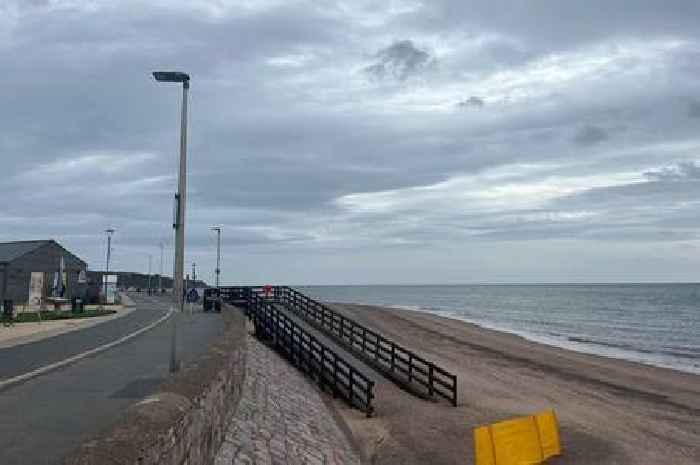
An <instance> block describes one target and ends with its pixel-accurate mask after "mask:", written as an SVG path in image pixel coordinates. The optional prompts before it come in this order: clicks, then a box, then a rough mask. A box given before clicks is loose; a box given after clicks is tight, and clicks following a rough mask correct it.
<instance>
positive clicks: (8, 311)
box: [1, 300, 15, 326]
mask: <svg viewBox="0 0 700 465" xmlns="http://www.w3.org/2000/svg"><path fill="white" fill-rule="evenodd" d="M14 312H15V307H14V303H13V302H12V301H11V300H3V301H2V315H1V319H2V324H3V325H4V326H11V325H13V324H14V321H12V318H13V315H14Z"/></svg>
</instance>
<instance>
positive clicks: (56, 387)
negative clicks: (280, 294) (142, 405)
mask: <svg viewBox="0 0 700 465" xmlns="http://www.w3.org/2000/svg"><path fill="white" fill-rule="evenodd" d="M131 297H132V299H133V300H134V302H135V304H136V306H137V309H136V310H135V311H134V312H132V313H130V314H129V315H126V316H124V317H122V318H119V319H116V320H113V321H109V322H105V323H102V324H99V325H96V326H93V327H90V328H86V329H83V330H79V331H75V332H72V333H67V334H62V335H58V336H55V337H52V338H49V339H46V340H43V341H38V342H36V343H31V344H26V345H24V346H18V347H13V348H7V349H0V379H6V378H8V377H12V376H16V375H18V374H21V373H23V372H26V371H27V370H32V369H35V368H38V367H40V366H44V365H46V364H49V363H52V362H56V361H60V360H62V359H65V358H66V357H70V356H73V355H76V354H78V353H81V352H84V351H86V350H90V349H93V348H95V347H97V346H99V345H102V344H105V343H109V342H111V341H113V340H116V339H119V338H121V337H123V336H124V335H126V334H128V333H131V332H133V331H135V330H137V329H139V328H141V327H143V326H146V325H148V324H149V323H151V322H153V321H155V320H157V319H159V318H160V317H162V316H163V315H164V314H166V312H167V310H168V307H169V304H170V303H169V300H167V299H164V298H161V297H146V296H139V295H132V296H131ZM180 321H181V323H182V324H181V331H180V333H179V336H180V338H179V343H180V345H179V347H180V354H181V358H182V360H183V363H187V362H188V361H190V360H192V359H194V358H196V357H197V356H199V355H201V354H202V353H203V352H205V351H206V349H207V347H208V343H209V342H210V341H211V340H212V339H213V338H215V337H216V336H217V335H220V334H222V333H223V330H224V328H223V323H222V320H221V315H219V314H215V313H201V312H195V313H194V314H193V315H192V316H189V315H188V314H187V313H185V314H184V315H182V317H181V319H180ZM169 350H170V322H169V321H167V322H165V323H163V324H161V325H159V326H157V327H155V328H154V329H152V330H150V331H147V332H145V333H143V334H141V335H139V336H138V337H135V338H133V339H131V340H129V341H127V342H125V343H124V344H121V345H119V346H117V347H114V348H112V349H109V350H107V351H105V352H101V353H99V354H97V355H95V356H94V357H89V358H86V359H83V360H80V361H78V362H76V363H74V364H71V365H69V366H66V367H64V368H61V369H58V370H56V371H52V372H49V373H47V374H44V375H41V376H39V377H37V378H34V379H31V380H29V381H27V382H25V383H22V384H19V385H15V386H12V387H9V388H7V389H5V390H3V391H2V392H0V464H2V465H20V464H22V465H25V464H31V465H55V464H58V463H61V460H62V458H63V457H64V456H65V455H66V454H67V453H69V452H70V451H72V450H73V449H75V448H76V447H78V446H79V445H80V444H81V443H82V442H83V441H85V440H87V439H89V438H90V437H92V436H94V435H95V434H97V433H99V432H100V431H103V430H106V429H109V428H110V427H111V426H113V425H114V423H115V422H116V421H117V420H118V418H119V415H120V413H121V412H123V411H124V409H125V408H126V407H128V406H129V405H131V404H133V403H135V402H137V401H138V400H140V399H142V398H143V397H146V396H148V395H149V394H151V393H153V392H155V390H156V388H157V387H158V385H159V384H160V383H161V382H162V381H163V380H164V379H165V378H166V377H167V376H168V367H169V354H170V352H169Z"/></svg>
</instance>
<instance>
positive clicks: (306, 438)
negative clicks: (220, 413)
mask: <svg viewBox="0 0 700 465" xmlns="http://www.w3.org/2000/svg"><path fill="white" fill-rule="evenodd" d="M248 337H249V340H248V359H247V368H246V380H245V386H244V388H243V395H242V398H241V402H240V404H239V408H238V410H237V412H236V414H235V416H234V418H233V419H232V420H231V422H230V425H229V430H228V432H227V435H226V439H225V441H224V444H223V446H222V447H221V450H220V451H219V454H218V457H217V459H216V462H215V465H243V464H251V465H252V464H254V465H282V464H290V465H296V464H309V465H316V464H318V465H341V464H342V465H346V464H350V465H352V464H358V465H359V464H360V463H361V460H360V458H359V455H358V454H357V452H356V451H355V449H354V448H353V447H352V445H351V443H350V442H349V440H348V439H347V437H346V436H345V434H344V433H343V431H342V430H341V427H340V426H339V425H338V424H337V423H336V419H335V416H334V414H333V412H332V411H331V410H330V408H329V407H328V406H327V405H326V404H325V403H324V400H323V399H322V398H321V396H322V394H321V393H320V392H319V391H318V389H316V387H315V386H314V385H313V384H311V382H310V381H309V380H307V379H306V378H305V377H304V376H303V375H302V374H301V373H300V372H299V371H297V369H296V368H294V367H293V366H292V365H290V364H289V362H287V361H286V360H284V359H283V358H282V357H280V356H279V355H278V354H277V353H275V352H274V351H273V350H271V349H270V348H268V347H267V346H265V345H264V344H262V343H261V342H259V341H258V340H257V339H255V338H254V337H253V336H248Z"/></svg>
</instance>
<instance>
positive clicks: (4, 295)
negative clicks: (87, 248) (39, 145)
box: [0, 240, 87, 305]
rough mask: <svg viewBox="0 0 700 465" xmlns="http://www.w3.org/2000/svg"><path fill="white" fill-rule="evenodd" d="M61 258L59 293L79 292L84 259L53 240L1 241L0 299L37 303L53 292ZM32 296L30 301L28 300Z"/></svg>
mask: <svg viewBox="0 0 700 465" xmlns="http://www.w3.org/2000/svg"><path fill="white" fill-rule="evenodd" d="M61 258H63V277H62V278H63V279H62V283H61V284H62V285H63V287H64V289H63V290H62V292H61V294H62V297H65V298H67V299H70V298H71V297H73V296H81V295H82V292H84V284H83V283H84V281H85V276H86V273H87V263H85V262H84V261H83V260H81V259H80V258H79V257H77V256H76V255H74V254H72V253H71V252H69V251H68V250H66V249H64V248H63V247H62V246H61V245H60V244H59V243H58V242H56V241H54V240H42V241H17V242H0V302H3V301H5V300H12V301H13V302H14V304H15V305H17V304H19V305H25V304H27V303H30V304H32V305H39V304H40V303H41V302H42V301H45V299H46V297H48V296H52V295H53V294H54V293H55V289H56V286H55V284H56V282H57V279H58V276H59V274H58V271H59V269H60V268H61ZM30 299H31V302H30Z"/></svg>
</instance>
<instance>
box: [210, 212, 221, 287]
mask: <svg viewBox="0 0 700 465" xmlns="http://www.w3.org/2000/svg"><path fill="white" fill-rule="evenodd" d="M211 230H212V231H216V270H214V271H215V272H216V295H217V296H219V294H220V292H219V291H220V289H219V275H220V274H221V227H220V226H215V227H213V228H211Z"/></svg>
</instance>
